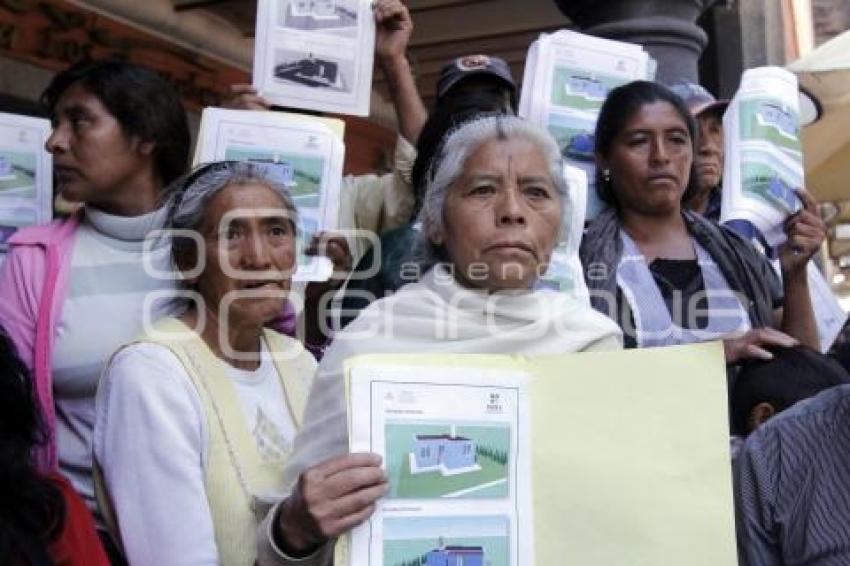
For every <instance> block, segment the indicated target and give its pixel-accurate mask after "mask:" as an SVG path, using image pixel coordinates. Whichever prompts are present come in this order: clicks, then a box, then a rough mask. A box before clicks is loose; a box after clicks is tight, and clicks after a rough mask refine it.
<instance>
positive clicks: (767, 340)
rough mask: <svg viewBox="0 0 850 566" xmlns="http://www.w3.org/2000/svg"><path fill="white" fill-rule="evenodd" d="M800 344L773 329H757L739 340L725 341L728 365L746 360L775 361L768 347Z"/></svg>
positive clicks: (788, 346)
mask: <svg viewBox="0 0 850 566" xmlns="http://www.w3.org/2000/svg"><path fill="white" fill-rule="evenodd" d="M798 344H799V342H798V341H797V340H795V339H794V338H792V337H791V336H788V335H787V334H785V333H784V332H780V331H778V330H774V329H773V328H756V329H754V330H750V331H749V332H747V333H746V334H744V335H743V336H740V337H738V338H728V339H726V340H724V341H723V350H724V352H725V354H726V363H727V364H734V363H738V362H741V361H743V360H746V359H756V360H765V361H769V360H772V359H773V354H771V353H770V352H769V351H768V350H766V349H765V348H766V347H770V346H782V347H785V348H791V347H794V346H797V345H798Z"/></svg>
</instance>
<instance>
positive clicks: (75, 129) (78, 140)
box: [45, 83, 153, 209]
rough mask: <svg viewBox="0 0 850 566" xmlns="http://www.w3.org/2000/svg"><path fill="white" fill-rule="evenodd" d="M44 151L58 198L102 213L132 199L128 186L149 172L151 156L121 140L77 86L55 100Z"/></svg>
mask: <svg viewBox="0 0 850 566" xmlns="http://www.w3.org/2000/svg"><path fill="white" fill-rule="evenodd" d="M45 147H46V149H47V151H49V152H50V153H52V154H53V168H54V171H55V172H56V182H57V188H58V189H59V190H60V191H61V192H62V196H63V197H64V198H66V199H67V200H69V201H76V202H88V203H91V204H96V205H102V207H103V208H106V209H109V208H110V206H109V205H110V204H112V203H115V202H122V201H123V200H124V199H126V198H127V197H128V196H129V197H130V198H132V195H129V194H128V193H129V191H131V190H133V189H135V188H136V187H135V186H134V185H133V183H132V180H133V179H135V178H136V177H137V176H139V175H141V174H144V173H145V172H147V171H148V169H149V168H150V167H151V160H150V154H151V152H152V151H153V144H151V143H143V142H141V141H140V140H138V139H136V138H129V137H127V136H126V135H125V134H124V132H123V130H122V129H121V124H120V123H119V122H118V120H117V119H116V118H115V116H113V115H112V114H110V113H109V110H107V108H106V107H105V106H104V105H103V103H102V102H101V100H100V99H99V98H98V97H97V96H95V95H94V94H92V93H91V92H89V91H88V90H87V89H86V88H85V87H84V86H83V85H82V84H81V83H75V84H73V85H71V86H70V87H68V89H67V90H66V91H65V92H64V93H62V96H60V97H59V100H58V102H57V103H56V107H55V108H54V115H53V132H52V133H51V135H50V137H49V138H48V139H47V143H46V144H45Z"/></svg>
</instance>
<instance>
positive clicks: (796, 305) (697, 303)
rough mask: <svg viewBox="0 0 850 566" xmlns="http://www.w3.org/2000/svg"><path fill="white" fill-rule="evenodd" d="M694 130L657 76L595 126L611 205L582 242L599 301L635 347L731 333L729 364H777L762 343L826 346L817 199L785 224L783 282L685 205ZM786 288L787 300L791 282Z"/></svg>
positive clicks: (613, 103) (616, 96)
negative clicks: (809, 268) (817, 280)
mask: <svg viewBox="0 0 850 566" xmlns="http://www.w3.org/2000/svg"><path fill="white" fill-rule="evenodd" d="M695 140H696V126H695V123H694V121H693V118H692V117H691V116H690V113H689V111H688V109H687V107H685V105H684V103H683V102H682V100H681V99H680V98H679V97H678V96H676V95H675V94H674V93H672V92H671V91H670V90H669V89H667V88H666V87H664V86H661V85H659V84H657V83H649V82H644V81H636V82H633V83H630V84H628V85H625V86H622V87H619V88H617V89H614V90H613V91H612V92H611V93H610V94H609V95H608V99H607V100H606V101H605V104H604V105H603V107H602V110H601V112H600V115H599V121H598V122H597V126H596V159H597V170H598V179H597V190H598V192H599V196H600V198H601V199H602V200H604V201H605V202H607V203H608V204H609V205H610V208H609V209H608V210H606V211H604V212H603V213H602V214H600V216H599V217H598V218H597V219H596V220H595V221H594V222H593V223H592V224H591V225H590V227H589V228H588V230H587V232H586V234H585V237H584V240H583V242H582V247H581V259H582V263H583V265H584V268H585V274H586V280H587V284H588V288H589V289H590V292H591V297H592V303H593V305H594V307H595V308H597V309H598V310H600V311H601V312H604V313H605V314H607V315H609V316H610V317H611V318H613V319H614V320H615V321H616V322H617V323H618V324H619V325H620V326H621V328H623V334H624V340H625V344H626V346H627V347H639V348H642V347H652V346H665V345H672V344H687V343H692V342H703V341H708V340H717V339H725V346H726V359H727V363H733V362H736V361H738V360H740V359H743V358H749V357H755V358H763V359H770V357H771V354H770V353H769V352H768V351H767V350H766V349H765V348H764V347H765V346H772V345H778V346H793V345H795V344H797V343H801V344H803V345H805V346H809V347H811V348H813V349H818V334H817V326H816V325H815V321H814V315H813V313H812V305H811V301H810V299H809V292H808V284H807V280H806V264H807V263H808V261H809V259H810V258H811V257H812V255H813V254H814V253H815V252H816V251H817V250H818V248H819V247H820V245H821V242H822V241H823V238H824V236H825V228H824V224H823V222H822V221H821V219H820V217H819V216H818V214H817V208H816V206H817V205H816V203H815V202H814V200H813V199H812V198H811V197H810V196H809V195H808V193H806V192H805V191H802V190H801V191H799V195H800V198H801V199H802V201H803V202H804V204H805V208H804V210H802V211H800V212H799V213H797V214H795V215H794V216H792V217H791V218H789V220H788V221H787V222H786V225H785V230H786V233H787V236H788V241H787V243H786V244H785V245H784V246H783V247H782V249H781V250H780V261H781V264H782V276H783V277H782V279H783V282H784V285H783V283H781V282H780V281H779V280H778V278H777V277H776V274H775V272H774V271H773V269H772V268H771V266H770V264H769V263H768V261H767V260H766V259H765V258H764V257H763V256H762V255H761V254H759V253H757V252H756V250H755V249H754V248H753V247H752V246H751V245H750V243H749V242H747V241H745V240H744V239H743V238H741V237H740V236H738V235H737V234H735V233H734V232H732V231H731V230H729V229H727V228H725V227H722V226H719V225H717V224H715V223H713V222H711V221H708V220H705V219H703V218H702V217H700V216H699V215H696V214H694V213H692V212H690V211H687V210H683V208H682V200H683V198H684V199H686V198H687V196H688V194H689V192H690V191H691V190H692V189H691V188H690V187H691V186H692V185H693V183H695V182H696V175H695V174H693V171H692V168H693V159H694V146H695V143H696V142H695ZM783 286H784V297H783V296H782V289H783Z"/></svg>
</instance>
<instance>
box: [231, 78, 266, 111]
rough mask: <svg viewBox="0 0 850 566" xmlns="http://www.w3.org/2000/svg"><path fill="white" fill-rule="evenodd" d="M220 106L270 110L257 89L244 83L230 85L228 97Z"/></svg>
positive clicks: (236, 108)
mask: <svg viewBox="0 0 850 566" xmlns="http://www.w3.org/2000/svg"><path fill="white" fill-rule="evenodd" d="M222 106H223V107H224V108H231V109H233V110H271V107H272V105H271V103H270V102H269V101H268V100H266V99H265V98H263V97H262V96H260V94H259V93H258V92H257V89H255V88H254V87H253V86H251V85H246V84H237V85H230V98H228V99H227V100H225V101H224V103H223V104H222Z"/></svg>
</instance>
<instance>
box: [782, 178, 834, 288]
mask: <svg viewBox="0 0 850 566" xmlns="http://www.w3.org/2000/svg"><path fill="white" fill-rule="evenodd" d="M797 196H798V197H799V198H800V201H801V202H802V203H803V209H802V210H800V211H799V212H797V213H796V214H794V215H792V216H790V217H789V218H788V220H786V222H785V233H786V234H787V235H788V239H787V240H786V242H785V243H784V244H783V245H782V246H781V247H780V248H779V261H780V263H781V265H782V272H783V273H784V274H791V273H805V271H806V265H807V264H808V262H809V260H810V259H811V258H812V256H813V255H815V254H816V253H817V251H818V250H819V249H820V247H821V244H822V243H823V240H824V238H826V224H825V223H824V221H823V220H822V219H821V217H820V214H818V204H817V202H816V201H815V199H814V197H813V196H812V195H811V194H810V193H809V192H808V191H806V190H805V189H797Z"/></svg>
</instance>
